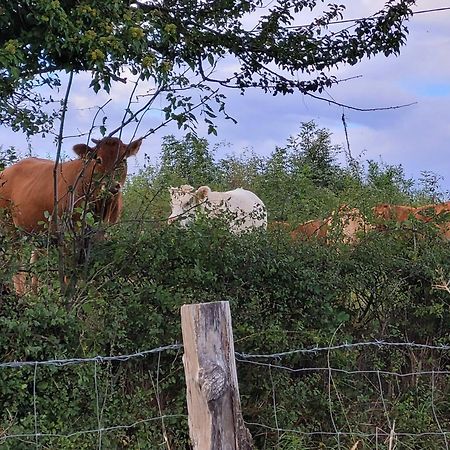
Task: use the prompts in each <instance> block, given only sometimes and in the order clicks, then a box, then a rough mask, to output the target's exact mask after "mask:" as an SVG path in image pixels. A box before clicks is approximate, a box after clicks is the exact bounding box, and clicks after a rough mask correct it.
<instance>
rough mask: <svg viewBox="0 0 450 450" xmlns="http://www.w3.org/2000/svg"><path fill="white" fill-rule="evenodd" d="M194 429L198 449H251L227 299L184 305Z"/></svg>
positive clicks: (191, 429) (186, 367)
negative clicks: (241, 398) (241, 400)
mask: <svg viewBox="0 0 450 450" xmlns="http://www.w3.org/2000/svg"><path fill="white" fill-rule="evenodd" d="M181 326H182V330H183V343H184V356H183V362H184V371H185V376H186V388H187V406H188V414H189V433H190V437H191V442H192V445H193V448H194V450H249V449H252V448H253V443H252V437H251V435H250V432H249V431H248V429H247V428H246V427H245V425H244V420H243V418H242V413H241V402H240V398H239V388H238V381H237V375H236V362H235V359H234V343H233V331H232V327H231V313H230V305H229V303H228V302H215V303H201V304H194V305H184V306H182V307H181Z"/></svg>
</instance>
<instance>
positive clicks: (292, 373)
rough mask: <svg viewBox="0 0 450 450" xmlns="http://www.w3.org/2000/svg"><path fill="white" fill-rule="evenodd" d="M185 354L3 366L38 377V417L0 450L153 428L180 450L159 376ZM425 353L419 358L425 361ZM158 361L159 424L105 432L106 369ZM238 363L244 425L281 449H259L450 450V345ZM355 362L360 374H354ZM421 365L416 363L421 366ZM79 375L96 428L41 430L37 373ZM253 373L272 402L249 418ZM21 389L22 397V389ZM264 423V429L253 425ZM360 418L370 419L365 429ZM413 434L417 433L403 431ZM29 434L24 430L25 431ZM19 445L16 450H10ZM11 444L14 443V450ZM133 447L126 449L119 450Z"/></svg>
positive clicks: (135, 423) (367, 348)
mask: <svg viewBox="0 0 450 450" xmlns="http://www.w3.org/2000/svg"><path fill="white" fill-rule="evenodd" d="M182 347H183V346H182V345H181V344H172V345H166V346H160V347H157V348H154V349H151V350H147V351H142V352H136V353H132V354H126V355H118V356H95V357H91V358H70V359H51V360H47V361H7V362H1V363H0V375H2V374H5V371H22V370H26V371H29V372H30V375H31V376H30V378H29V380H30V382H31V386H28V392H27V393H26V395H28V396H29V397H31V404H32V407H31V408H30V417H28V418H25V419H24V418H21V419H20V420H19V419H18V418H17V417H16V416H15V415H14V414H16V415H17V411H16V412H13V411H11V413H10V415H9V417H10V421H9V422H8V423H0V448H8V449H9V448H11V449H13V448H22V447H20V445H22V446H23V448H36V449H40V448H60V447H52V446H51V445H50V444H48V443H49V442H51V441H52V440H55V439H63V440H70V439H73V438H79V437H81V436H88V435H90V436H93V437H94V440H93V441H91V444H92V442H95V447H92V448H98V449H102V448H103V449H107V448H111V447H109V446H108V445H110V444H108V443H107V441H105V436H106V435H108V434H110V433H115V432H123V434H122V439H124V437H123V436H126V433H127V432H128V431H129V430H132V429H137V428H139V427H141V426H148V425H150V424H153V425H154V424H157V425H158V427H160V431H161V435H162V436H163V441H162V442H161V446H165V447H163V448H167V449H171V448H177V447H171V446H170V445H169V438H168V437H167V434H168V431H167V427H168V425H170V428H173V427H184V429H186V423H187V416H186V414H169V413H164V412H163V407H162V406H161V403H160V394H161V392H160V390H159V389H160V387H159V386H160V381H161V380H160V379H159V373H160V369H161V367H160V363H161V360H160V358H161V355H163V354H164V355H167V354H174V355H175V356H173V364H175V365H176V366H177V368H176V370H181V367H182V364H181V361H180V359H181V358H179V356H180V353H181V351H182ZM379 352H384V353H383V358H380V357H379ZM396 352H400V353H396ZM417 352H421V353H420V357H419V355H417ZM349 353H354V354H355V355H354V356H353V357H352V358H350V359H349V358H344V357H343V355H344V354H347V356H348V354H349ZM399 355H400V356H401V355H403V356H405V355H408V358H407V359H401V358H400V356H399ZM154 357H156V358H157V361H156V375H154V377H155V378H151V379H152V383H153V392H154V393H155V396H156V398H157V402H156V410H157V411H158V412H159V414H157V415H151V414H150V412H151V411H154V410H155V408H153V409H150V408H149V409H148V410H147V409H146V408H145V406H143V407H142V410H141V416H143V417H139V418H136V419H135V420H131V421H130V422H128V423H123V422H122V423H121V421H120V420H119V419H118V420H117V423H107V422H106V419H105V417H104V414H103V410H104V399H102V395H101V391H102V389H101V388H100V378H101V376H100V372H101V369H102V368H104V367H105V366H110V365H111V364H120V363H131V362H133V361H136V360H145V359H148V358H154ZM400 359H401V361H400ZM406 360H408V361H409V368H408V367H406V365H405V361H406ZM236 361H237V363H238V375H239V378H240V379H241V376H242V377H243V378H244V379H245V381H246V382H245V383H243V385H242V386H240V389H241V394H242V393H244V398H245V400H244V415H245V416H246V417H247V419H248V420H247V422H246V425H247V426H248V427H249V429H250V430H251V433H252V435H253V436H254V438H255V440H256V441H257V442H263V441H264V439H266V440H267V442H269V441H270V442H272V443H275V447H273V446H272V447H261V448H279V449H290V448H292V449H295V448H299V449H300V448H301V449H309V448H311V449H313V448H315V449H316V448H337V449H348V450H358V449H362V448H374V449H377V450H381V449H388V450H393V449H400V448H405V449H418V448H421V449H422V448H427V449H428V448H429V449H446V450H449V448H450V383H449V380H450V377H449V376H450V345H446V344H440V345H430V344H418V343H413V342H411V343H408V342H386V341H370V342H358V343H343V344H339V345H329V346H324V347H317V346H316V347H309V348H301V349H294V350H287V351H282V352H277V353H270V354H259V353H258V354H257V353H254V354H250V353H244V352H236ZM349 361H351V362H352V365H353V366H354V367H348V362H349ZM413 361H416V363H417V364H416V367H414V364H413ZM381 362H384V364H385V365H387V366H390V365H391V364H394V365H395V363H396V362H398V366H399V367H398V368H397V370H392V369H391V368H390V367H382V366H381ZM345 365H347V367H345ZM369 365H371V366H369ZM73 366H90V367H91V371H90V372H89V373H90V375H91V376H92V379H91V385H93V387H94V389H93V394H92V395H93V398H94V403H95V408H94V411H91V413H92V414H93V416H94V417H93V419H92V421H93V423H95V424H96V426H94V427H89V428H86V429H76V426H75V425H76V424H73V429H67V426H68V425H67V424H66V425H64V426H63V427H62V428H66V429H65V430H64V431H61V430H52V431H49V430H47V429H46V430H42V429H41V423H40V418H41V417H47V416H48V415H49V414H50V413H51V411H45V410H42V408H41V406H40V402H39V396H40V395H43V389H45V386H44V388H42V387H41V386H40V382H41V381H42V379H43V378H44V379H45V378H46V377H47V376H48V374H43V376H41V377H39V372H40V371H42V370H44V369H48V370H50V371H51V372H52V373H53V374H54V373H55V372H58V371H61V370H70V367H73ZM255 372H258V373H255ZM248 374H250V379H252V377H253V378H254V379H259V380H261V379H262V380H264V382H265V383H268V384H269V386H270V391H271V395H270V397H271V398H267V399H266V408H265V414H255V413H251V412H250V411H252V410H253V411H254V410H256V411H257V410H258V407H257V406H256V403H259V405H261V404H262V403H263V402H262V400H261V399H256V398H252V397H251V396H248V395H247V391H252V388H251V387H250V386H249V383H248V377H247V375H248ZM80 377H81V375H80ZM255 377H256V378H255ZM84 381H86V379H84ZM30 387H31V389H30ZM19 389H23V386H21V385H20V384H19ZM290 389H292V392H297V391H298V389H303V391H304V392H303V393H304V395H303V397H302V398H303V399H309V402H310V404H308V401H306V402H305V404H301V405H298V407H297V409H296V410H293V408H292V407H291V406H289V405H286V404H284V400H285V399H286V398H287V397H286V394H287V395H288V397H289V396H290V395H291V391H290ZM296 389H297V391H296ZM308 389H310V392H308ZM179 390H180V391H184V386H179ZM3 394H4V393H3ZM61 395H67V393H66V392H64V393H62V394H61ZM404 398H407V399H408V400H407V401H409V402H410V404H409V406H410V408H409V409H406V408H404V401H405V400H404ZM411 402H412V404H411ZM415 402H416V404H414V403H415ZM402 405H403V406H402ZM267 406H268V407H269V410H270V411H269V413H268V412H267V410H268V408H267ZM2 407H3V410H4V411H5V410H8V405H7V404H5V405H2ZM402 407H403V408H404V411H403V412H402ZM314 408H322V411H321V414H315V417H316V419H315V421H313V422H312V421H310V420H309V417H308V411H311V410H313V409H314ZM246 410H248V412H246ZM402 414H407V415H408V417H402ZM414 415H416V416H417V417H414ZM256 417H258V420H255V418H256ZM318 417H322V422H318V421H317V418H318ZM361 418H364V420H363V421H358V419H361ZM17 422H21V423H24V424H27V425H28V427H29V429H28V430H27V431H19V432H18V431H15V430H17V429H18V428H17ZM405 425H408V426H409V427H410V428H405ZM25 428H26V427H25V426H21V429H22V430H24V429H25ZM13 442H15V443H16V444H12V443H13ZM58 442H62V441H58ZM8 443H11V444H10V446H9V447H8V446H7V444H8ZM17 443H19V444H20V445H19V444H17ZM44 443H45V444H46V445H44ZM47 444H48V445H47ZM60 445H61V444H60ZM126 447H127V445H125V444H123V445H122V446H117V448H126ZM67 448H73V447H67ZM136 448H137V447H136ZM139 448H141V447H139ZM142 448H147V447H142ZM257 448H259V447H257Z"/></svg>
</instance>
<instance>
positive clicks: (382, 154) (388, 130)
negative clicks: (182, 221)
mask: <svg viewBox="0 0 450 450" xmlns="http://www.w3.org/2000/svg"><path fill="white" fill-rule="evenodd" d="M340 3H343V4H345V5H346V6H347V13H346V14H345V18H358V17H364V16H367V15H370V14H372V13H374V12H375V11H376V10H378V9H380V8H381V7H382V6H383V4H384V0H381V1H380V0H358V1H355V0H345V1H341V2H340ZM444 7H450V0H419V1H418V2H417V5H416V6H415V8H414V10H426V9H433V8H444ZM309 18H311V16H308V15H303V16H302V17H300V18H299V19H298V20H299V24H300V23H307V20H308V19H309ZM449 24H450V10H447V11H438V12H430V13H423V14H417V15H414V16H413V18H412V19H411V21H410V22H409V25H408V28H409V37H408V41H407V43H406V45H405V46H404V47H402V48H401V54H400V56H398V57H395V56H391V57H389V58H386V57H384V56H382V55H379V56H377V57H375V58H372V59H370V60H364V61H363V62H362V63H360V64H358V65H356V66H353V67H350V66H342V67H340V68H339V70H338V71H337V72H336V75H337V76H338V77H339V78H342V79H345V78H351V77H358V78H355V79H352V80H349V81H346V82H344V83H340V84H338V85H336V86H334V87H332V88H330V89H328V90H327V91H326V92H325V93H324V94H323V95H324V97H329V98H330V99H334V100H336V101H338V102H341V103H344V104H346V105H350V106H354V107H357V108H378V107H389V106H394V105H402V104H409V103H414V104H413V105H411V106H409V107H405V108H400V109H393V110H387V111H371V112H360V111H355V110H352V109H348V108H346V109H345V111H343V109H342V107H339V106H335V105H332V104H329V103H328V102H324V101H317V100H314V99H312V98H310V97H305V96H303V95H300V94H294V95H289V96H275V97H274V96H272V95H270V94H264V93H263V92H261V91H256V90H253V91H248V92H247V93H246V94H245V95H244V96H241V95H239V94H238V93H236V92H234V91H233V92H230V91H226V90H224V91H223V93H224V94H225V95H226V96H227V111H228V113H229V114H230V115H231V116H232V117H234V118H235V119H236V120H237V122H238V123H237V124H233V123H232V122H231V121H227V120H224V119H219V120H218V121H217V125H218V128H217V130H218V135H217V137H215V136H208V135H207V134H206V129H205V127H202V126H200V127H199V130H198V134H199V135H200V136H201V137H205V138H207V139H208V141H209V142H210V143H211V144H212V145H213V144H216V143H227V145H226V146H224V147H223V149H222V150H220V152H222V154H218V155H217V156H218V157H221V156H225V153H236V154H239V153H241V152H242V151H243V150H244V149H252V150H253V151H254V152H255V153H257V154H260V155H269V154H270V153H271V152H272V151H273V150H274V149H275V146H283V145H284V144H285V143H286V141H287V139H288V138H289V136H291V135H295V134H297V133H298V131H299V130H300V124H301V123H302V122H307V121H310V120H314V121H315V122H316V124H317V125H318V126H319V127H320V128H328V129H329V130H330V131H331V132H332V133H333V136H332V141H333V143H334V144H342V145H345V134H344V127H343V124H342V121H341V116H342V113H343V112H344V113H345V116H346V122H347V127H348V133H349V141H350V148H351V152H352V154H353V155H354V156H361V158H362V159H363V160H368V159H372V160H376V161H383V162H384V163H386V164H401V165H402V166H403V167H404V170H405V173H406V176H408V177H411V178H414V179H416V180H417V179H419V178H420V176H421V172H422V171H432V172H435V173H436V174H438V175H439V176H441V177H442V179H441V187H442V189H444V190H449V191H450V148H449V147H450V114H449V109H450V58H449V55H450V26H449ZM88 85H89V75H88V74H82V75H79V76H77V77H76V79H75V82H74V87H73V90H72V93H71V97H70V103H69V114H68V119H67V125H66V135H74V134H79V132H80V131H86V130H88V129H89V128H90V124H91V123H92V118H93V116H94V114H95V112H96V108H95V106H96V105H100V104H102V103H104V102H106V101H107V99H108V98H109V97H108V96H107V95H106V94H105V93H100V94H98V95H95V94H94V93H93V92H92V91H90V90H89V89H88ZM130 89H131V86H130V84H128V85H123V84H118V85H116V86H114V88H113V89H112V91H111V98H112V101H111V102H110V103H109V104H108V106H107V108H106V115H107V116H108V122H107V125H108V126H110V128H111V129H112V128H115V127H116V126H118V125H119V124H120V121H121V117H122V115H123V111H124V108H125V107H126V105H127V102H128V98H129V93H130ZM141 93H143V91H142V92H141ZM158 106H160V107H162V106H163V103H160V105H156V106H155V109H154V110H153V111H151V112H150V113H149V114H147V116H146V117H145V120H144V121H143V123H142V124H141V127H143V128H145V129H149V128H152V127H154V126H157V125H158V124H159V123H160V122H161V121H162V119H163V114H162V112H161V111H160V110H158ZM140 131H141V130H137V134H138V135H139V132H140ZM134 132H135V128H134V127H128V128H127V129H125V131H124V135H123V140H124V141H127V139H132V138H133V134H134ZM141 134H142V133H141ZM168 134H174V135H175V136H176V137H180V138H181V137H182V136H183V134H184V133H183V132H182V131H179V130H178V129H177V128H176V127H175V126H168V127H166V128H163V129H161V130H159V131H158V132H157V133H156V134H155V135H152V136H149V137H148V138H147V139H146V140H145V142H144V144H143V147H142V148H143V151H142V153H141V154H140V155H139V156H138V157H137V158H136V159H135V160H134V161H130V170H131V171H132V172H135V171H136V170H138V168H139V167H142V166H143V164H144V153H146V154H147V155H148V156H149V157H150V158H151V160H152V161H156V158H157V155H158V154H159V150H160V146H161V139H162V137H163V136H165V135H168ZM0 137H1V142H2V144H3V146H5V145H14V146H15V147H16V148H17V149H18V150H19V152H20V154H21V155H26V154H27V153H28V151H29V150H30V149H31V152H32V154H34V155H37V156H41V157H49V158H52V157H54V155H55V143H54V141H53V137H52V136H47V137H46V138H42V137H40V136H36V137H33V138H31V139H30V140H29V141H27V139H26V137H25V136H24V135H22V134H21V133H14V132H12V131H11V130H8V129H7V128H5V127H1V126H0ZM96 137H98V136H96ZM83 139H85V138H83V137H81V138H80V137H75V138H68V139H66V140H65V141H64V144H63V148H64V151H65V153H66V154H67V155H70V153H71V150H70V149H71V147H72V146H73V145H74V144H76V143H78V142H83Z"/></svg>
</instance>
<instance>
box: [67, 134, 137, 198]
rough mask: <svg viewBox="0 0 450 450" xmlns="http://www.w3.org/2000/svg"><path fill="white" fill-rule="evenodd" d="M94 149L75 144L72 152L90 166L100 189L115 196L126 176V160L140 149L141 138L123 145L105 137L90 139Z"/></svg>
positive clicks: (114, 139) (118, 140) (118, 141)
mask: <svg viewBox="0 0 450 450" xmlns="http://www.w3.org/2000/svg"><path fill="white" fill-rule="evenodd" d="M92 141H93V142H94V144H95V147H89V146H88V145H86V144H77V145H75V146H74V147H73V150H74V152H75V153H76V154H77V155H78V156H79V157H80V158H83V159H86V160H87V163H88V164H90V165H91V166H92V174H93V177H94V178H95V179H96V180H98V181H99V182H100V185H101V188H102V189H103V190H107V191H108V192H109V193H111V194H113V195H115V194H117V193H119V192H120V191H121V190H122V187H123V185H124V183H125V179H126V176H127V158H128V157H130V156H134V155H136V154H137V152H138V151H139V148H140V147H141V143H142V138H140V139H137V140H135V141H133V142H130V143H129V144H128V145H127V144H124V143H123V142H122V141H121V140H120V139H118V138H114V137H106V138H103V139H101V140H97V139H92Z"/></svg>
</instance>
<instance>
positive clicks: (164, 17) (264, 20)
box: [0, 0, 415, 134]
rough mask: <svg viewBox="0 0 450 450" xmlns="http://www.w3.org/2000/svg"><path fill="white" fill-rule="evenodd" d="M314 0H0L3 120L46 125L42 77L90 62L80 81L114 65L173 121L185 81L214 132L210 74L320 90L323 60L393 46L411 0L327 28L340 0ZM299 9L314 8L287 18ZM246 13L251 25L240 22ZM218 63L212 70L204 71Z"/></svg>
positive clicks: (102, 79)
mask: <svg viewBox="0 0 450 450" xmlns="http://www.w3.org/2000/svg"><path fill="white" fill-rule="evenodd" d="M322 3H323V2H322V1H318V0H295V1H281V0H278V1H276V2H272V3H271V4H270V7H266V8H264V7H263V2H262V1H261V0H252V1H248V0H245V1H243V0H235V1H220V2H218V1H216V0H208V1H203V2H197V1H194V0H184V1H174V0H165V1H164V2H160V3H158V2H154V3H146V2H145V3H144V2H140V1H134V2H128V1H123V0H110V1H108V2H105V1H103V0H85V1H82V2H73V1H65V0H64V1H62V0H61V1H59V0H40V1H38V2H29V1H25V0H22V1H19V2H6V3H4V4H3V5H2V6H1V7H0V30H1V31H0V66H1V67H2V69H1V71H0V118H1V120H2V123H4V124H8V125H9V126H11V127H12V128H13V129H15V130H18V129H22V130H24V131H26V132H28V133H30V134H32V133H36V132H39V131H48V129H49V127H50V126H51V120H52V119H53V118H54V117H55V116H57V115H58V114H59V111H58V110H57V109H56V111H55V110H52V109H51V108H50V112H49V111H46V109H45V108H44V106H45V105H46V104H50V106H51V104H52V102H53V99H52V97H51V95H47V93H48V92H47V91H48V89H47V90H46V88H50V92H52V91H51V90H52V89H54V88H58V87H59V86H60V84H61V74H62V73H64V72H65V73H69V72H72V73H80V72H90V73H91V76H92V81H91V87H92V88H93V89H94V90H95V91H96V92H97V91H98V90H100V89H102V88H103V89H105V90H106V91H109V89H110V87H111V84H112V83H113V82H126V79H125V78H124V75H123V70H124V68H125V67H126V68H128V69H129V70H130V71H131V73H132V74H134V75H136V76H138V77H139V78H140V79H141V80H143V81H149V82H150V85H151V87H152V88H153V87H155V86H156V90H157V91H158V90H161V91H162V92H164V91H166V94H167V96H166V101H167V103H166V106H165V107H164V110H165V112H166V117H167V118H170V119H173V120H176V121H177V122H178V124H179V126H184V125H187V126H188V127H189V126H190V125H189V123H191V122H195V121H196V115H195V114H196V113H194V112H193V109H192V108H193V104H194V103H195V102H193V100H192V95H190V94H187V95H186V91H187V89H188V88H192V89H194V90H199V91H200V93H201V96H202V103H203V108H202V109H201V115H202V116H203V118H204V120H205V122H206V123H207V124H208V126H209V132H211V133H214V132H215V125H214V123H213V120H214V118H215V116H216V112H215V111H214V108H213V107H212V106H210V105H209V100H211V99H212V100H213V104H214V100H216V101H217V105H216V106H217V107H218V109H219V111H222V112H223V111H224V103H223V95H222V94H219V93H217V92H216V91H215V90H213V86H214V85H218V86H230V87H234V88H239V89H241V90H242V91H244V90H245V89H247V88H250V87H252V88H253V87H258V88H260V89H262V90H264V91H266V92H272V93H274V94H280V93H281V94H287V93H292V92H294V91H299V92H301V93H313V92H316V91H318V92H321V91H322V90H323V88H324V87H329V86H331V85H332V84H334V83H336V82H338V80H337V79H336V78H335V77H334V76H332V75H329V69H331V68H333V69H334V68H335V67H336V66H338V65H340V64H350V65H354V64H357V63H358V62H359V61H361V59H362V58H364V57H372V56H374V55H376V54H379V53H383V54H384V55H386V56H388V55H391V54H398V53H399V49H400V47H401V46H402V45H403V44H404V43H405V40H406V35H407V29H406V27H405V21H407V20H408V18H409V17H410V15H411V10H410V7H411V6H413V5H414V4H415V1H414V0H389V1H388V2H387V3H386V5H385V7H384V8H383V9H382V10H380V11H379V12H378V13H376V14H373V15H372V16H370V17H368V18H361V19H359V20H357V21H355V23H354V25H353V26H351V27H341V28H338V29H337V30H330V29H329V28H328V25H330V24H332V23H333V22H335V21H336V20H339V19H342V18H343V16H344V12H345V7H344V6H343V5H338V4H329V5H327V6H326V7H325V8H323V5H322ZM319 7H322V10H321V11H320V12H319V10H318V9H319ZM308 9H309V10H311V11H315V12H316V17H315V18H314V19H313V20H312V21H311V22H310V23H309V24H307V25H304V26H297V25H296V22H297V18H298V17H301V13H303V12H304V11H307V10H308ZM250 16H251V17H252V18H253V19H255V20H257V24H256V26H251V27H249V26H248V24H247V18H248V17H250ZM230 58H231V59H233V60H234V62H235V63H236V65H237V69H236V70H235V71H234V72H233V73H231V72H226V65H229V64H228V61H229V59H230ZM222 63H224V64H222ZM225 63H226V64H225ZM222 67H223V69H224V71H223V72H222V74H223V75H222V76H220V75H216V74H217V73H218V72H219V73H220V70H221V69H222ZM298 74H299V75H298ZM192 80H193V81H192ZM225 117H228V116H227V115H226V114H225Z"/></svg>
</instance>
